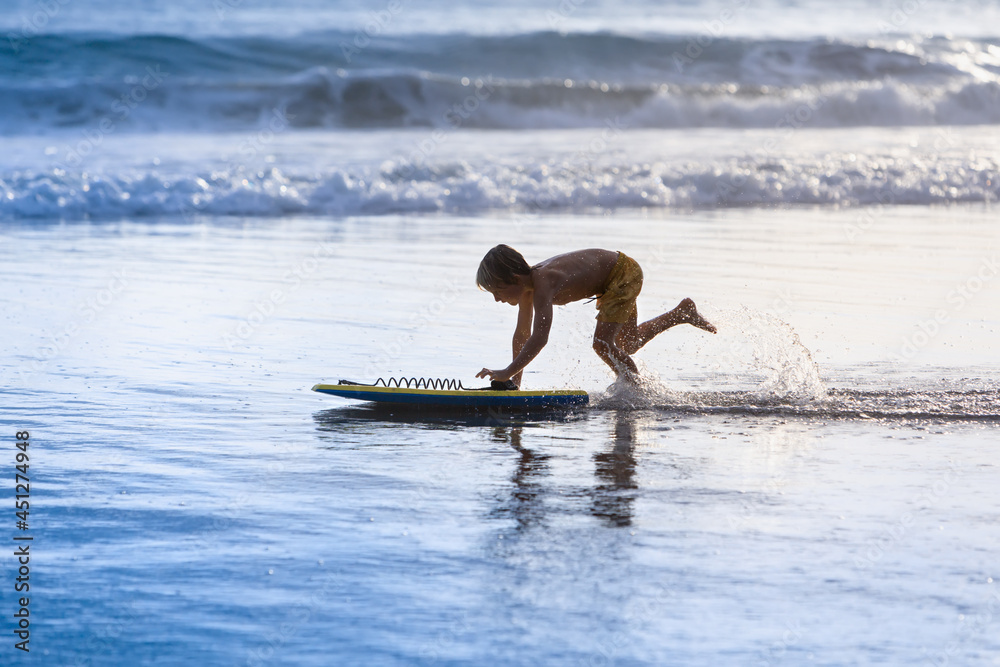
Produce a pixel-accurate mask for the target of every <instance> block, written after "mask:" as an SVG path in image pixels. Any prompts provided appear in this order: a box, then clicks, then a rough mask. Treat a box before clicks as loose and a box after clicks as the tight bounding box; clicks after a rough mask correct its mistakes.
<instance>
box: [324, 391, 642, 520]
mask: <svg viewBox="0 0 1000 667" xmlns="http://www.w3.org/2000/svg"><path fill="white" fill-rule="evenodd" d="M644 415H646V413H645V412H643V411H633V410H611V411H600V412H597V411H587V412H551V413H542V414H534V415H525V414H500V413H496V412H486V413H469V412H455V411H445V412H436V413H435V412H428V411H426V410H421V411H419V412H418V411H412V410H402V411H400V410H395V409H394V410H391V411H390V410H384V409H373V408H371V407H350V408H335V409H331V410H324V411H321V412H318V413H316V414H315V415H314V420H315V422H316V428H317V430H318V431H320V433H321V436H320V437H321V438H322V439H324V440H331V439H332V440H334V441H335V444H332V445H331V446H334V447H337V446H345V445H347V446H350V445H366V444H368V445H378V444H384V443H386V442H387V440H388V438H387V437H386V435H387V434H386V431H387V429H390V430H392V431H397V432H398V431H400V430H407V429H420V430H447V431H461V430H467V431H468V432H469V434H470V436H471V435H472V434H473V433H478V434H480V435H483V434H485V435H486V436H487V437H488V438H489V439H490V440H491V441H493V442H496V443H502V444H505V445H507V446H509V447H510V448H511V449H513V450H514V451H515V452H517V455H518V456H517V459H516V461H515V463H514V468H513V470H512V471H511V473H510V476H509V479H510V490H509V492H504V493H500V494H498V495H497V496H496V501H495V505H494V507H493V508H492V510H491V511H490V512H489V515H490V516H492V517H496V518H500V517H505V518H509V519H511V520H512V521H513V522H514V530H515V531H516V532H523V531H525V530H527V529H530V528H534V527H537V526H541V525H544V524H545V523H546V518H547V515H548V514H550V513H552V512H556V511H562V512H565V511H567V510H569V511H570V512H571V513H588V514H590V515H592V516H594V517H597V518H598V519H600V520H601V522H602V523H604V524H606V525H608V526H612V527H624V526H630V525H632V521H633V518H634V504H635V499H636V498H637V497H638V495H639V485H638V482H637V481H636V458H635V448H636V445H637V444H638V443H639V437H638V436H637V433H638V432H639V431H640V430H641V429H640V424H641V422H642V420H643V419H644V418H645V417H644ZM609 418H610V419H609ZM580 421H588V422H592V424H593V425H594V426H596V427H598V429H597V430H598V431H599V432H607V428H608V426H610V437H609V438H608V440H607V442H606V443H604V444H602V445H601V446H600V447H599V448H598V449H597V451H596V452H595V453H594V454H593V461H594V481H593V484H591V485H587V486H585V487H583V488H579V487H577V488H565V487H563V488H557V485H558V482H555V481H553V480H552V474H551V465H552V456H553V454H552V453H551V452H550V451H547V449H546V445H547V444H548V443H549V442H550V441H549V440H548V439H545V440H539V439H537V438H534V437H531V436H532V435H533V434H534V432H535V429H538V428H540V427H542V428H544V427H550V428H558V426H559V425H561V424H565V423H569V422H580ZM605 421H608V424H607V425H605V424H604V423H603V422H605ZM484 432H485V433H484ZM548 433H549V434H551V430H549V431H548ZM374 434H378V436H379V437H377V438H373V437H371V436H372V435H374ZM536 443H544V444H536ZM418 444H419V442H418ZM581 446H592V445H587V444H585V441H581ZM566 501H569V503H568V504H567V502H566Z"/></svg>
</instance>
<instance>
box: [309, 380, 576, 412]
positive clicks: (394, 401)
mask: <svg viewBox="0 0 1000 667" xmlns="http://www.w3.org/2000/svg"><path fill="white" fill-rule="evenodd" d="M312 390H313V391H317V392H320V393H322V394H331V395H333V396H340V397H342V398H353V399H355V400H359V401H373V402H375V403H377V404H388V405H397V406H410V407H422V406H423V407H428V408H553V407H571V406H579V405H586V404H587V403H588V402H589V400H590V397H589V396H588V395H587V392H585V391H582V390H579V389H547V390H530V391H521V390H519V389H499V390H498V389H494V388H492V387H484V388H482V389H467V388H465V387H463V386H462V384H461V382H457V381H454V380H429V379H424V378H409V379H408V380H396V379H394V378H390V380H389V381H388V382H386V381H384V380H382V379H381V378H380V379H379V381H378V383H376V384H362V383H358V382H352V381H350V380H341V381H340V382H339V383H338V384H317V385H315V386H313V388H312Z"/></svg>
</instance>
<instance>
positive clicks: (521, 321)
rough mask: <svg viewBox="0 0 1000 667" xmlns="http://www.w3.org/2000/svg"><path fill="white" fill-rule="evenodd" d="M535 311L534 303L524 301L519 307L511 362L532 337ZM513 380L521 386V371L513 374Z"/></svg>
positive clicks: (512, 343) (512, 342)
mask: <svg viewBox="0 0 1000 667" xmlns="http://www.w3.org/2000/svg"><path fill="white" fill-rule="evenodd" d="M533 312H534V304H532V303H522V304H520V305H519V306H518V309H517V326H515V327H514V339H513V341H511V351H512V353H513V354H512V355H511V363H513V361H514V360H515V359H517V355H519V354H521V350H523V349H524V344H525V343H527V342H528V339H529V338H530V337H531V316H532V313H533ZM510 379H511V380H513V381H514V384H516V385H517V386H518V387H520V386H521V371H518V372H517V373H515V374H514V375H512V376H511V378H510Z"/></svg>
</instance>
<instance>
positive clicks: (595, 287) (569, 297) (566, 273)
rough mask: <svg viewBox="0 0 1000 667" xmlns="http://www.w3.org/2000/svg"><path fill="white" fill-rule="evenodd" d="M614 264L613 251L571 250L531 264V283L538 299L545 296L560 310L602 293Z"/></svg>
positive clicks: (615, 255)
mask: <svg viewBox="0 0 1000 667" xmlns="http://www.w3.org/2000/svg"><path fill="white" fill-rule="evenodd" d="M617 261H618V253H617V252H615V251H614V250H602V249H600V248H590V249H587V250H574V251H573V252H567V253H565V254H562V255H556V256H555V257H550V258H549V259H546V260H543V261H541V262H539V263H538V264H535V265H534V266H533V267H531V281H532V283H533V286H534V290H535V292H536V294H537V295H538V296H543V295H545V296H548V297H550V298H551V299H552V303H553V304H555V305H557V306H562V305H564V304H567V303H571V302H573V301H579V300H581V299H586V298H588V297H592V296H597V295H599V294H600V293H601V292H603V291H604V284H605V282H606V281H607V279H608V275H609V274H610V273H611V269H613V268H614V266H615V263H616V262H617ZM543 298H545V297H544V296H543Z"/></svg>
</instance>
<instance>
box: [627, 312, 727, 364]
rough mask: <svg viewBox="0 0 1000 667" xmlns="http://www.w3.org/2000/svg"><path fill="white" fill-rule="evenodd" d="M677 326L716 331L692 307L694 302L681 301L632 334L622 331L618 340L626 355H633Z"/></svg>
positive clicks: (637, 327)
mask: <svg viewBox="0 0 1000 667" xmlns="http://www.w3.org/2000/svg"><path fill="white" fill-rule="evenodd" d="M678 324H690V325H691V326H695V327H698V328H699V329H704V330H705V331H708V332H709V333H716V331H717V329H716V328H715V326H714V325H713V324H712V323H711V322H709V321H708V320H706V319H705V318H704V317H702V316H701V313H699V312H698V308H697V307H695V305H694V301H692V300H691V299H683V300H682V301H681V302H680V303H679V304H677V307H676V308H674V309H673V310H670V311H667V312H665V313H663V314H662V315H660V316H659V317H654V318H653V319H651V320H649V321H647V322H643V323H642V324H640V325H638V326H636V327H635V331H634V332H631V331H623V332H622V334H623V335H622V336H621V338H620V339H619V340H620V342H621V345H622V348H623V349H624V351H625V352H626V353H627V354H635V353H636V352H637V351H638V350H640V349H642V346H643V345H645V344H646V343H648V342H649V341H651V340H653V339H654V338H655V337H656V336H658V335H660V334H661V333H663V332H664V331H666V330H667V329H669V328H670V327H675V326H677V325H678Z"/></svg>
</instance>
